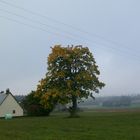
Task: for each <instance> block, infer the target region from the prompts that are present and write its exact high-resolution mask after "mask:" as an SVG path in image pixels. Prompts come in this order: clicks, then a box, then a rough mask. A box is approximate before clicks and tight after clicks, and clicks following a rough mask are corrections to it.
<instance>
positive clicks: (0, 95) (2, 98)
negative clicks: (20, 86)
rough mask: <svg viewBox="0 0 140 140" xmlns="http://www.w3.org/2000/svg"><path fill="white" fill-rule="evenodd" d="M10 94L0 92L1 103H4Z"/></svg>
mask: <svg viewBox="0 0 140 140" xmlns="http://www.w3.org/2000/svg"><path fill="white" fill-rule="evenodd" d="M7 95H8V94H0V105H1V104H2V103H3V101H4V100H5V98H6V97H7Z"/></svg>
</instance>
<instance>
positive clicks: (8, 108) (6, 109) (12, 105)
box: [0, 94, 23, 117]
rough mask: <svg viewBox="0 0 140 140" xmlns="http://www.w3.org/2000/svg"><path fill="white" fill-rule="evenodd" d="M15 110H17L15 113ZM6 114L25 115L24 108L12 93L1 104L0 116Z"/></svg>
mask: <svg viewBox="0 0 140 140" xmlns="http://www.w3.org/2000/svg"><path fill="white" fill-rule="evenodd" d="M13 110H15V113H13ZM5 114H12V116H23V109H22V108H21V107H20V105H19V104H18V103H17V102H16V100H15V99H14V98H13V96H12V95H11V94H9V95H8V96H7V97H6V99H5V100H4V102H3V103H2V104H1V105H0V117H4V116H5Z"/></svg>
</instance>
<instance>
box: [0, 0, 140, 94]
mask: <svg viewBox="0 0 140 140" xmlns="http://www.w3.org/2000/svg"><path fill="white" fill-rule="evenodd" d="M139 5H140V1H138V0H133V1H132V0H117V1H112V0H106V1H104V0H86V1H81V0H76V1H74V0H71V1H68V0H61V1H56V0H51V1H49V0H41V1H34V0H30V1H28V0H20V1H18V0H12V1H10V0H0V64H1V65H0V90H5V89H6V88H10V90H11V92H12V93H13V94H14V95H17V94H18V95H26V94H28V93H29V92H30V91H31V90H35V89H36V86H37V84H38V81H39V80H40V79H41V78H43V77H44V76H45V73H46V72H47V57H48V55H49V53H50V52H51V49H50V47H51V46H54V45H56V44H61V45H62V46H67V45H71V44H73V45H83V46H85V47H89V49H90V51H91V52H92V53H93V55H94V57H95V60H96V62H97V64H98V66H99V70H100V72H101V74H100V79H101V80H102V81H103V82H104V83H105V84H106V86H105V88H104V89H103V90H101V91H100V94H99V95H95V96H110V95H115V96H116V95H135V94H139V93H140V86H139V84H140V76H139V72H140V61H139V58H140V47H139V46H140V39H139V37H140V8H139Z"/></svg>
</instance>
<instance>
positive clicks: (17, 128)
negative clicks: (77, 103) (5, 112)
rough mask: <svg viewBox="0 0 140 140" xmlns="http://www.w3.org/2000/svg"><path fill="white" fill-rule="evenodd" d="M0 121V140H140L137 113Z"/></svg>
mask: <svg viewBox="0 0 140 140" xmlns="http://www.w3.org/2000/svg"><path fill="white" fill-rule="evenodd" d="M80 115H81V117H80V118H67V117H66V116H67V115H66V114H53V115H51V116H50V117H25V118H14V119H12V120H4V119H0V140H140V112H114V113H111V112H106V113H101V112H83V113H81V114H80Z"/></svg>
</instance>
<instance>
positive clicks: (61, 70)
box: [36, 45, 105, 117]
mask: <svg viewBox="0 0 140 140" xmlns="http://www.w3.org/2000/svg"><path fill="white" fill-rule="evenodd" d="M99 75H100V72H99V70H98V66H97V65H96V62H95V59H94V57H93V55H92V53H91V52H90V51H89V49H88V47H82V46H71V47H69V46H68V47H62V46H61V45H56V46H54V47H53V48H52V52H51V53H50V54H49V57H48V72H47V73H46V77H45V78H44V79H42V80H41V81H40V83H39V85H38V88H37V91H36V95H37V96H39V97H40V98H41V103H42V104H43V105H44V106H45V107H46V108H47V107H49V106H50V107H52V106H53V105H55V104H56V103H61V104H67V103H70V104H71V106H70V108H69V111H70V114H71V116H72V117H73V116H76V112H77V104H78V102H79V101H81V100H82V99H83V98H88V97H89V96H90V97H92V98H94V96H93V93H94V92H96V93H98V92H99V89H101V88H102V87H104V85H105V84H104V83H102V82H100V81H99V79H98V76H99Z"/></svg>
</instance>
